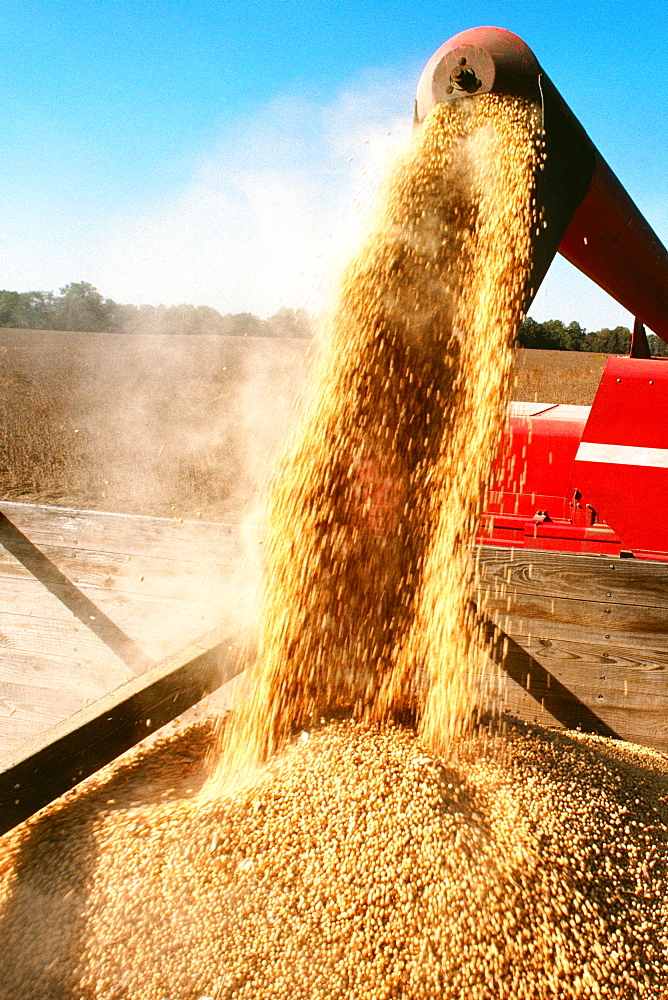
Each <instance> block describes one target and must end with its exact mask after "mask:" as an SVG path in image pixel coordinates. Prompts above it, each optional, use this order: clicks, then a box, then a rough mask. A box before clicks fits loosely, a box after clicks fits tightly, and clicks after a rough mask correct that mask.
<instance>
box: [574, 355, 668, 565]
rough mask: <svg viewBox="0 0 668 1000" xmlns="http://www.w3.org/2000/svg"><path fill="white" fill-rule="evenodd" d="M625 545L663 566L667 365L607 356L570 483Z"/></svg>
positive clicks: (667, 556) (667, 494)
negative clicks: (661, 561)
mask: <svg viewBox="0 0 668 1000" xmlns="http://www.w3.org/2000/svg"><path fill="white" fill-rule="evenodd" d="M570 485H571V486H572V487H573V488H574V489H578V490H580V491H581V492H582V494H583V495H585V496H586V497H587V499H588V501H589V502H590V503H591V504H593V506H594V507H595V508H596V511H597V512H598V513H600V516H601V517H602V518H604V519H605V521H606V522H607V523H608V524H609V525H610V526H611V528H613V529H614V531H616V532H617V533H618V534H619V536H620V538H621V540H622V548H623V549H626V550H630V551H631V552H633V554H634V555H636V556H639V557H641V558H645V559H661V560H666V561H668V519H667V518H666V511H667V506H668V505H667V499H668V360H667V359H659V358H653V359H651V360H641V359H638V358H617V357H611V358H608V362H607V364H606V367H605V370H604V372H603V378H602V379H601V383H600V385H599V388H598V392H597V393H596V398H595V400H594V403H593V406H592V408H591V412H590V414H589V419H588V420H587V424H586V426H585V428H584V431H583V434H582V440H581V441H580V444H579V446H578V449H577V453H576V456H575V461H574V464H573V471H572V476H571V484H570Z"/></svg>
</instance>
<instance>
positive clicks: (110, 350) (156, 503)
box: [0, 330, 309, 520]
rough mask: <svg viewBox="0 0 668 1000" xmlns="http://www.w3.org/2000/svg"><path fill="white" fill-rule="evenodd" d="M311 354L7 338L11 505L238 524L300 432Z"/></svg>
mask: <svg viewBox="0 0 668 1000" xmlns="http://www.w3.org/2000/svg"><path fill="white" fill-rule="evenodd" d="M308 350H309V342H305V341H299V340H288V339H283V340H280V339H270V338H238V337H217V336H193V337H189V336H162V337H156V336H150V335H145V336H144V335H142V336H132V335H125V334H99V333H97V334H95V333H84V334H82V333H60V332H52V331H43V330H0V361H1V363H2V374H1V375H0V384H1V387H2V395H1V397H0V496H2V497H3V498H4V499H10V500H22V501H26V502H42V503H57V504H61V505H63V506H71V507H79V508H90V509H99V510H114V511H119V512H125V513H133V514H151V515H156V516H178V517H196V516H198V515H200V514H201V516H202V517H205V518H207V519H209V520H238V519H239V518H240V517H241V516H243V514H244V513H245V512H246V511H247V510H248V509H249V507H250V506H252V504H253V502H254V500H255V499H256V497H257V493H258V490H259V489H260V487H261V484H262V483H263V482H264V480H265V478H266V476H267V474H268V471H269V467H270V465H271V456H272V454H273V451H274V450H275V448H276V445H277V444H278V443H279V442H280V441H281V440H282V439H283V437H284V436H285V434H286V432H287V429H288V427H289V426H290V425H291V424H292V421H293V419H294V416H293V414H294V408H295V405H296V399H297V396H298V394H299V392H300V390H301V388H302V386H303V382H304V377H305V367H306V358H307V355H308Z"/></svg>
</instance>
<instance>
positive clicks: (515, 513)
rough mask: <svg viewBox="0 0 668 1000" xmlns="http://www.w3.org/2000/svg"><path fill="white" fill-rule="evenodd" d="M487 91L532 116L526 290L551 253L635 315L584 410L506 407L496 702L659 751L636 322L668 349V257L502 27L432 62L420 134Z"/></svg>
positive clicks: (666, 477) (663, 504) (498, 515)
mask: <svg viewBox="0 0 668 1000" xmlns="http://www.w3.org/2000/svg"><path fill="white" fill-rule="evenodd" d="M485 93H501V94H511V95H519V96H522V95H523V96H529V97H530V98H531V99H533V100H534V101H535V102H536V103H537V104H538V106H540V108H541V109H542V115H543V127H544V141H545V152H546V158H545V163H544V166H543V168H542V170H541V171H540V173H539V175H538V176H537V178H536V191H537V198H538V201H539V205H542V207H543V211H544V219H545V221H546V222H547V225H546V227H545V228H544V229H541V230H540V234H539V235H538V236H537V238H536V243H535V251H534V258H533V262H532V281H531V285H532V288H531V293H532V294H534V295H535V293H536V291H537V290H538V288H539V286H540V283H541V281H542V280H543V278H544V276H545V274H546V272H547V269H548V267H549V265H550V263H551V261H552V259H553V258H554V256H555V254H556V253H557V252H559V253H561V254H562V255H563V256H564V257H565V258H566V259H567V260H569V261H570V262H571V263H572V264H574V265H575V266H576V267H577V268H579V270H580V271H582V272H583V273H584V274H585V275H587V276H588V277H589V278H591V279H592V280H593V281H594V282H596V283H597V284H598V285H599V286H600V287H601V288H603V289H604V290H605V291H606V292H608V293H609V294H610V295H611V296H612V297H613V298H615V299H616V300H617V301H618V302H619V303H620V304H621V305H622V306H623V307H624V308H626V309H627V310H629V312H630V313H631V314H632V316H633V317H634V318H635V322H634V324H633V335H632V338H631V350H630V356H628V357H614V356H611V357H608V359H607V362H606V365H605V369H604V371H603V375H602V377H601V381H600V384H599V386H598V390H597V392H596V396H595V398H594V401H593V404H592V405H591V406H575V405H566V404H559V403H558V402H554V401H552V402H551V401H549V400H546V401H543V402H535V403H533V402H515V403H511V407H510V416H509V420H508V425H507V431H506V438H505V440H504V442H503V444H502V447H501V449H500V453H499V458H498V460H497V463H496V469H495V477H494V480H493V482H492V483H491V485H490V490H489V493H488V497H487V501H486V505H485V513H484V517H483V524H482V526H481V532H480V539H479V540H480V541H481V542H483V543H484V544H482V545H480V548H479V560H480V587H481V591H482V592H483V595H482V597H481V599H482V600H483V601H484V606H485V608H486V613H487V615H488V616H489V620H490V621H491V622H492V623H493V635H494V636H496V640H495V641H496V647H495V648H496V652H497V654H498V655H496V656H495V657H494V658H495V659H496V660H497V662H498V663H501V664H502V665H503V667H504V669H505V671H506V673H507V674H509V675H510V677H511V678H512V679H513V681H515V682H516V683H515V684H514V685H511V687H510V689H509V690H508V692H507V694H506V695H505V696H504V697H505V702H504V705H505V707H506V708H507V709H509V710H510V711H514V712H516V713H517V714H520V715H522V716H523V717H524V718H528V719H531V720H535V721H540V722H548V723H553V722H554V721H555V719H556V720H557V721H558V722H560V723H562V724H564V725H566V726H568V727H569V728H575V727H576V726H578V727H580V728H583V729H588V730H592V731H596V732H600V733H602V734H604V735H608V736H611V735H612V736H623V737H624V738H626V739H630V740H632V741H634V742H638V743H645V744H648V745H650V746H654V747H657V748H658V749H661V750H664V751H665V750H668V726H667V725H666V723H665V719H666V718H667V717H668V715H667V713H668V680H667V679H666V678H667V677H668V673H667V672H668V626H667V625H666V621H667V620H668V618H667V616H668V575H667V573H666V569H667V564H668V517H667V514H668V359H664V358H652V357H651V355H650V350H649V345H648V340H647V337H646V334H645V326H647V327H649V329H650V330H652V331H654V333H655V334H658V336H659V337H661V338H662V339H663V340H665V341H668V252H667V251H666V249H665V248H664V246H663V245H662V244H661V242H660V240H659V239H658V237H657V236H656V234H655V233H654V231H653V230H652V228H651V227H650V225H649V224H648V222H647V221H646V220H645V219H644V218H643V216H642V215H641V213H640V212H639V210H638V208H637V207H636V205H635V204H634V203H633V201H632V199H631V198H630V197H629V195H628V193H627V192H626V191H625V189H624V187H623V186H622V184H621V183H620V182H619V180H618V179H617V177H616V176H615V175H614V173H613V172H612V170H611V169H610V167H609V166H608V165H607V163H606V162H605V160H604V159H603V157H602V156H601V155H600V153H599V152H598V151H597V149H596V148H595V147H594V145H593V143H592V142H591V140H590V139H589V137H588V136H587V133H586V132H585V130H584V128H583V127H582V125H581V124H580V123H579V122H578V120H577V119H576V118H575V116H574V115H573V113H572V112H571V111H570V109H569V108H568V106H567V105H566V103H565V101H564V100H563V99H562V97H561V96H560V95H559V93H558V91H557V90H556V88H555V86H554V85H553V84H552V82H551V81H550V79H549V78H548V77H547V75H546V74H545V73H544V72H543V70H542V68H541V66H540V64H539V63H538V61H537V59H536V57H535V56H534V54H533V52H532V51H531V50H530V49H529V47H528V46H527V45H526V44H525V43H524V42H523V41H522V40H521V39H520V38H518V37H517V36H516V35H514V34H512V33H511V32H509V31H504V30H501V29H499V28H489V27H482V28H473V29H471V30H468V31H464V32H461V33H460V34H458V35H455V36H454V37H453V38H451V39H450V40H449V41H448V42H446V43H445V44H444V45H442V46H441V47H440V48H439V49H438V50H437V51H436V52H435V53H434V55H433V56H432V58H431V59H430V60H429V62H428V63H427V65H426V67H425V70H424V72H423V74H422V77H421V79H420V83H419V86H418V92H417V101H416V105H415V121H416V127H419V126H420V123H421V122H422V121H423V120H424V118H425V116H426V115H427V114H428V113H429V111H430V109H431V108H432V107H433V106H434V104H436V103H439V102H443V101H453V100H455V101H469V100H475V97H476V95H479V94H485ZM529 305H530V302H528V303H527V308H528V306H529ZM561 398H564V397H563V396H562V397H561ZM566 398H568V397H566ZM541 550H542V551H541ZM494 630H495V631H494Z"/></svg>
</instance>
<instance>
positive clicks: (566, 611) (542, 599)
mask: <svg viewBox="0 0 668 1000" xmlns="http://www.w3.org/2000/svg"><path fill="white" fill-rule="evenodd" d="M484 548H485V549H486V548H487V547H484ZM490 550H491V551H490V552H487V551H485V552H482V553H481V572H480V576H481V582H480V589H481V591H482V600H481V605H480V606H481V609H484V610H483V613H484V614H485V615H488V616H489V618H490V620H491V621H492V622H493V623H494V625H493V627H494V628H495V629H496V630H497V631H496V634H497V635H501V634H504V633H505V635H506V637H507V638H506V640H505V642H506V645H507V647H508V649H509V650H510V653H509V654H507V655H506V654H505V653H504V654H503V655H501V654H500V653H499V648H500V647H499V644H498V641H497V643H496V660H495V662H496V663H497V664H499V665H500V666H501V667H502V668H503V669H504V671H505V672H506V674H507V675H508V677H509V678H510V679H509V680H508V681H507V683H506V689H505V692H504V691H497V693H496V703H497V705H498V704H500V703H501V702H503V703H505V704H506V705H507V706H509V707H510V708H511V709H512V710H514V711H517V712H518V714H520V716H521V717H523V718H527V719H532V720H536V721H538V720H542V721H545V720H546V718H549V717H551V718H552V719H553V720H554V721H557V722H559V723H561V724H564V725H571V726H572V725H574V724H575V720H576V719H578V718H580V724H581V725H582V728H591V726H592V725H593V723H592V721H591V716H593V717H594V718H595V719H596V720H598V721H597V723H596V724H597V725H598V724H603V725H605V726H607V727H608V728H609V729H610V731H612V732H616V733H617V734H618V735H619V736H620V737H622V738H624V739H628V740H631V741H633V742H636V743H641V744H644V745H646V746H651V747H654V748H656V749H658V750H662V751H668V616H667V615H666V610H668V609H664V608H663V607H662V605H661V601H662V600H663V596H662V593H663V591H662V588H663V586H664V581H665V579H666V578H667V577H668V572H667V568H666V567H665V566H659V565H656V564H643V563H641V562H640V561H639V560H617V562H615V561H614V560H611V559H606V560H604V559H601V558H600V557H582V556H578V555H575V554H570V553H559V552H550V553H543V552H540V553H538V556H539V558H538V559H537V560H536V561H535V562H534V561H533V553H532V554H531V556H529V555H528V554H527V553H526V552H525V551H523V552H520V553H518V552H517V551H513V550H507V549H500V548H492V547H490ZM536 567H537V568H536ZM615 573H619V575H618V576H615V575H614V574H615ZM615 581H617V584H616V583H615ZM645 583H646V584H647V589H648V594H649V599H648V602H647V606H645V605H644V603H643V593H644V589H643V588H644V586H645ZM615 587H616V589H615ZM568 594H574V595H575V596H573V597H570V596H566V595H568ZM600 594H603V597H604V600H603V601H596V600H594V599H589V598H590V596H592V595H600ZM613 598H619V601H617V600H613ZM510 668H512V669H510ZM487 681H488V682H490V683H491V687H492V688H493V687H494V683H493V678H492V679H491V680H490V677H488V678H487ZM556 691H558V692H560V693H559V695H558V696H557V695H556V694H555V692H556ZM573 699H574V701H573ZM583 711H584V715H583ZM587 713H590V716H587ZM582 719H585V720H586V719H588V720H589V721H585V722H582ZM594 731H596V730H595V729H594Z"/></svg>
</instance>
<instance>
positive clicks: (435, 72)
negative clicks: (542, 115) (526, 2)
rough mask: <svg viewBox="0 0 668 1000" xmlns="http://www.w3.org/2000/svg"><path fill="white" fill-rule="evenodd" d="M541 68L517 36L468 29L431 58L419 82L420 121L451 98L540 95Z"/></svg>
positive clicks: (492, 30) (418, 113)
mask: <svg viewBox="0 0 668 1000" xmlns="http://www.w3.org/2000/svg"><path fill="white" fill-rule="evenodd" d="M540 72H541V69H540V66H539V65H538V60H537V59H536V57H535V56H534V54H533V52H532V51H531V49H530V48H529V46H528V45H527V44H526V42H523V41H522V39H521V38H519V36H518V35H514V34H513V33H512V31H506V30H505V29H504V28H491V27H489V28H469V29H468V30H467V31H461V32H460V33H459V34H457V35H453V37H452V38H450V39H449V40H448V41H447V42H445V43H444V44H443V45H441V47H440V48H439V49H437V50H436V52H435V53H434V54H433V56H432V57H431V59H430V60H429V62H428V63H427V65H426V66H425V68H424V72H423V73H422V76H421V77H420V82H419V84H418V90H417V104H416V119H417V121H418V122H421V121H422V120H423V119H424V118H425V116H426V115H427V114H428V113H429V111H430V110H431V109H432V108H433V106H434V105H435V104H440V103H441V102H442V101H449V100H452V99H453V98H458V97H467V96H473V95H475V94H488V93H492V92H503V93H518V94H527V93H536V94H537V93H538V77H539V75H540Z"/></svg>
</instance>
